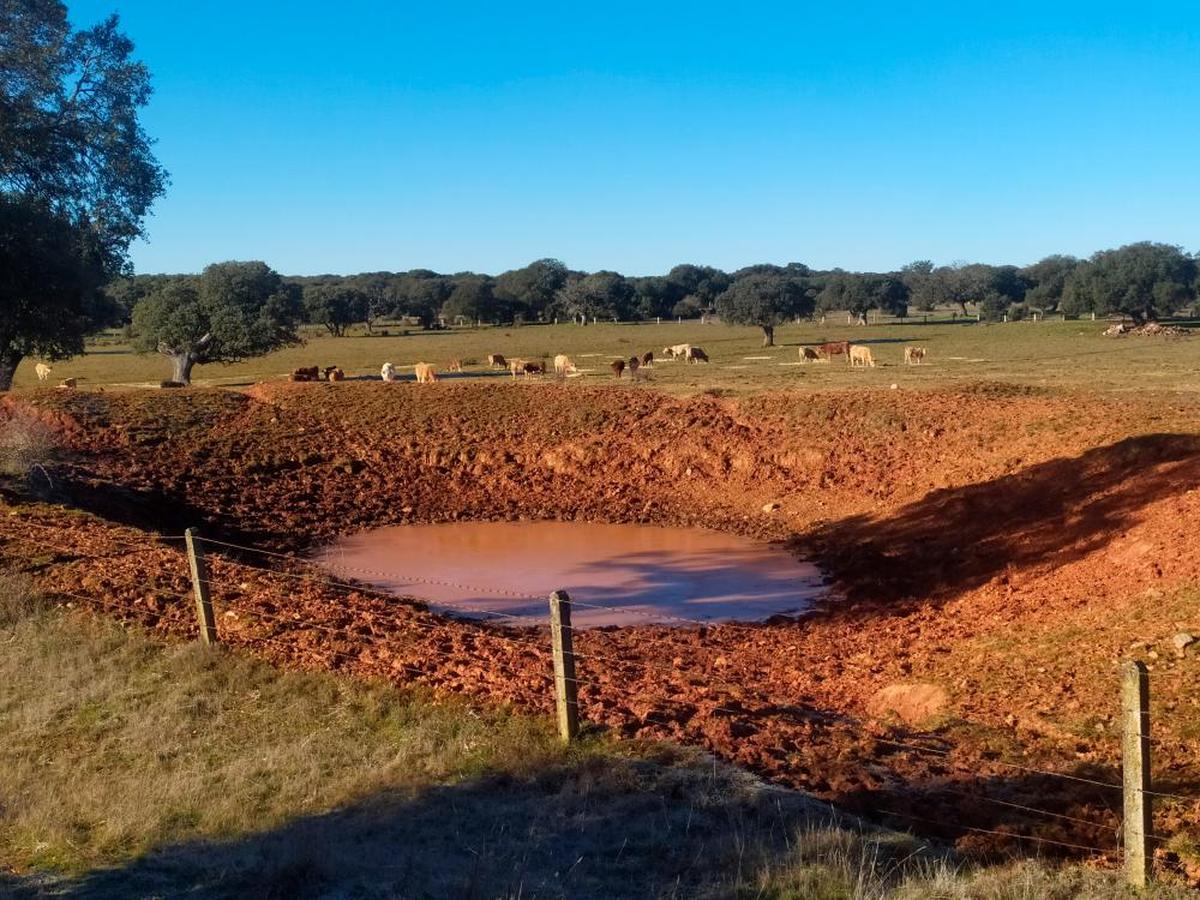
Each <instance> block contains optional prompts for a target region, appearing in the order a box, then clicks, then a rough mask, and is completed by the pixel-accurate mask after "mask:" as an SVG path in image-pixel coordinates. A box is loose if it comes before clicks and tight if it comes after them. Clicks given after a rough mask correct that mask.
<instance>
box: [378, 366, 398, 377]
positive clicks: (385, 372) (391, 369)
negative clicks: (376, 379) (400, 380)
mask: <svg viewBox="0 0 1200 900" xmlns="http://www.w3.org/2000/svg"><path fill="white" fill-rule="evenodd" d="M379 374H380V375H381V376H383V380H384V381H395V380H396V367H395V366H393V365H392V364H391V363H390V362H385V363H384V364H383V368H382V369H380V370H379Z"/></svg>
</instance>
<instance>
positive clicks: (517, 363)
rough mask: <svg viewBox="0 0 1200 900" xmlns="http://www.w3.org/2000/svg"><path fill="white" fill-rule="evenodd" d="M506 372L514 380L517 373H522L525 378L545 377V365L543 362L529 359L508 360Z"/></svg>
mask: <svg viewBox="0 0 1200 900" xmlns="http://www.w3.org/2000/svg"><path fill="white" fill-rule="evenodd" d="M508 371H509V373H510V374H511V375H512V377H513V378H514V379H515V378H516V377H517V373H518V372H520V373H522V374H523V375H524V376H525V377H526V378H528V377H529V376H530V375H545V374H546V364H545V363H544V362H535V361H534V360H531V359H510V360H509V361H508Z"/></svg>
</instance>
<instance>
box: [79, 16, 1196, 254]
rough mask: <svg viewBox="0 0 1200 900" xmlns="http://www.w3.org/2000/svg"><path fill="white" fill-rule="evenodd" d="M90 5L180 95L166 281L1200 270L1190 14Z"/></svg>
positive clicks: (164, 208)
mask: <svg viewBox="0 0 1200 900" xmlns="http://www.w3.org/2000/svg"><path fill="white" fill-rule="evenodd" d="M68 5H69V7H70V9H71V15H72V21H73V22H74V23H75V24H76V25H83V24H90V23H91V22H94V21H96V20H97V19H98V18H100V17H101V16H103V15H105V14H106V13H108V12H112V11H114V10H115V11H117V12H119V13H120V15H121V17H122V21H123V25H124V30H125V31H126V32H127V33H128V34H129V35H130V37H132V39H133V40H134V42H135V43H136V44H137V48H138V56H139V57H140V58H141V59H142V60H144V61H145V62H146V63H147V64H148V65H149V66H150V69H151V71H152V72H153V76H154V83H155V88H156V93H155V96H154V98H153V100H152V102H151V105H150V107H149V108H148V109H147V110H146V112H145V115H144V121H145V124H146V127H147V129H148V131H149V132H150V133H151V134H152V135H153V136H154V137H156V138H157V139H158V144H157V152H158V155H159V158H160V160H161V162H162V163H163V164H164V165H165V166H166V167H167V169H168V170H169V171H170V173H171V186H170V188H169V190H168V193H167V194H166V196H165V197H163V198H162V199H161V200H160V201H159V202H158V204H157V206H156V208H155V215H154V216H153V217H152V218H151V219H150V221H149V242H148V243H144V244H138V245H137V246H136V247H135V248H134V254H133V256H134V262H135V264H136V267H137V269H138V271H141V272H158V271H196V270H198V269H200V268H201V267H203V266H204V265H205V264H207V263H209V262H213V261H216V260H222V259H263V260H265V261H266V262H268V263H269V264H270V265H272V266H274V267H275V268H277V269H278V270H280V271H281V272H285V273H287V274H313V273H321V272H343V273H345V272H357V271H367V270H380V269H388V270H404V269H409V268H416V267H425V268H431V269H435V270H438V271H443V272H455V271H461V270H467V269H471V270H476V271H486V272H499V271H502V270H504V269H508V268H513V267H516V266H520V265H523V264H525V263H527V262H529V261H531V260H533V259H536V258H539V257H543V256H554V257H558V258H559V259H562V260H563V261H564V262H565V263H567V264H568V265H569V266H571V267H572V268H578V269H587V270H595V269H601V268H607V269H616V270H618V271H622V272H625V273H627V274H649V273H653V272H661V271H665V270H666V269H668V268H669V267H670V266H672V265H674V264H676V263H680V262H696V263H705V264H710V265H716V266H720V267H722V268H726V269H734V268H737V267H739V266H743V265H747V264H750V263H755V262H777V263H783V262H788V261H799V262H804V263H807V264H809V265H812V266H814V267H820V268H826V267H833V266H842V267H845V268H850V269H869V270H880V271H882V270H890V269H894V268H897V267H899V266H901V265H903V264H904V263H906V262H909V261H911V260H913V259H917V258H931V259H933V260H934V261H935V262H938V263H947V262H953V261H955V260H980V261H985V262H1012V263H1018V264H1020V263H1025V262H1030V261H1033V260H1035V259H1037V258H1040V257H1041V256H1044V255H1046V254H1048V253H1053V252H1067V253H1074V254H1077V255H1086V254H1088V253H1091V252H1092V251H1094V250H1097V249H1101V248H1105V247H1111V246H1117V245H1120V244H1122V243H1128V242H1130V241H1135V240H1160V241H1167V242H1170V243H1177V244H1182V245H1183V246H1184V247H1185V248H1186V249H1188V250H1197V249H1200V115H1198V114H1197V104H1198V103H1200V15H1197V11H1196V9H1195V7H1194V5H1193V4H1192V3H1189V2H1186V0H1179V2H1171V3H1167V2H1153V0H1149V2H1139V3H1128V2H1123V3H1105V2H1091V3H1074V2H1053V0H1051V2H1045V0H1043V2H1038V3H1029V2H1024V0H1016V2H1006V3H975V2H970V0H964V2H957V3H937V2H929V3H924V4H901V3H894V2H884V3H875V2H869V0H867V2H861V3H858V4H839V3H829V2H827V3H820V4H816V3H813V4H809V3H802V2H795V3H787V4H778V5H764V4H757V5H756V4H729V3H713V2H705V0H693V2H689V3H648V2H645V0H643V2H638V3H626V2H603V3H579V4H576V3H570V2H556V3H545V4H542V3H536V4H535V3H503V2H495V0H490V2H486V3H473V2H472V3H463V2H450V0H443V2H440V3H437V2H391V3H384V2H380V3H367V2H360V0H342V2H337V3H332V2H328V0H322V2H317V0H294V2H288V3H282V2H280V3H273V2H260V0H240V2H236V3H234V2H229V0H207V2H195V0H193V2H188V0H178V2H163V0H68ZM910 6H911V7H913V8H912V9H906V8H905V7H910Z"/></svg>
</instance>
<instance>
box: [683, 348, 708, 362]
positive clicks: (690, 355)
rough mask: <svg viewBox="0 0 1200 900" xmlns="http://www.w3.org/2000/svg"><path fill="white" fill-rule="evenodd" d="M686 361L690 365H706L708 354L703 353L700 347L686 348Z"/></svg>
mask: <svg viewBox="0 0 1200 900" xmlns="http://www.w3.org/2000/svg"><path fill="white" fill-rule="evenodd" d="M687 361H688V362H690V363H706V362H708V354H707V353H705V352H704V348H702V347H688V352H687Z"/></svg>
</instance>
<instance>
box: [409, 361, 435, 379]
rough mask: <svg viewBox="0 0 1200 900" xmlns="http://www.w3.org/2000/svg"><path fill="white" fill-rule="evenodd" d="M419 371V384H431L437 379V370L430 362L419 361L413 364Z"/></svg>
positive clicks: (414, 368)
mask: <svg viewBox="0 0 1200 900" xmlns="http://www.w3.org/2000/svg"><path fill="white" fill-rule="evenodd" d="M413 371H414V372H416V373H417V384H431V383H433V382H435V381H437V371H436V370H435V369H434V368H433V366H431V365H430V364H429V363H417V364H416V365H415V366H413Z"/></svg>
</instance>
